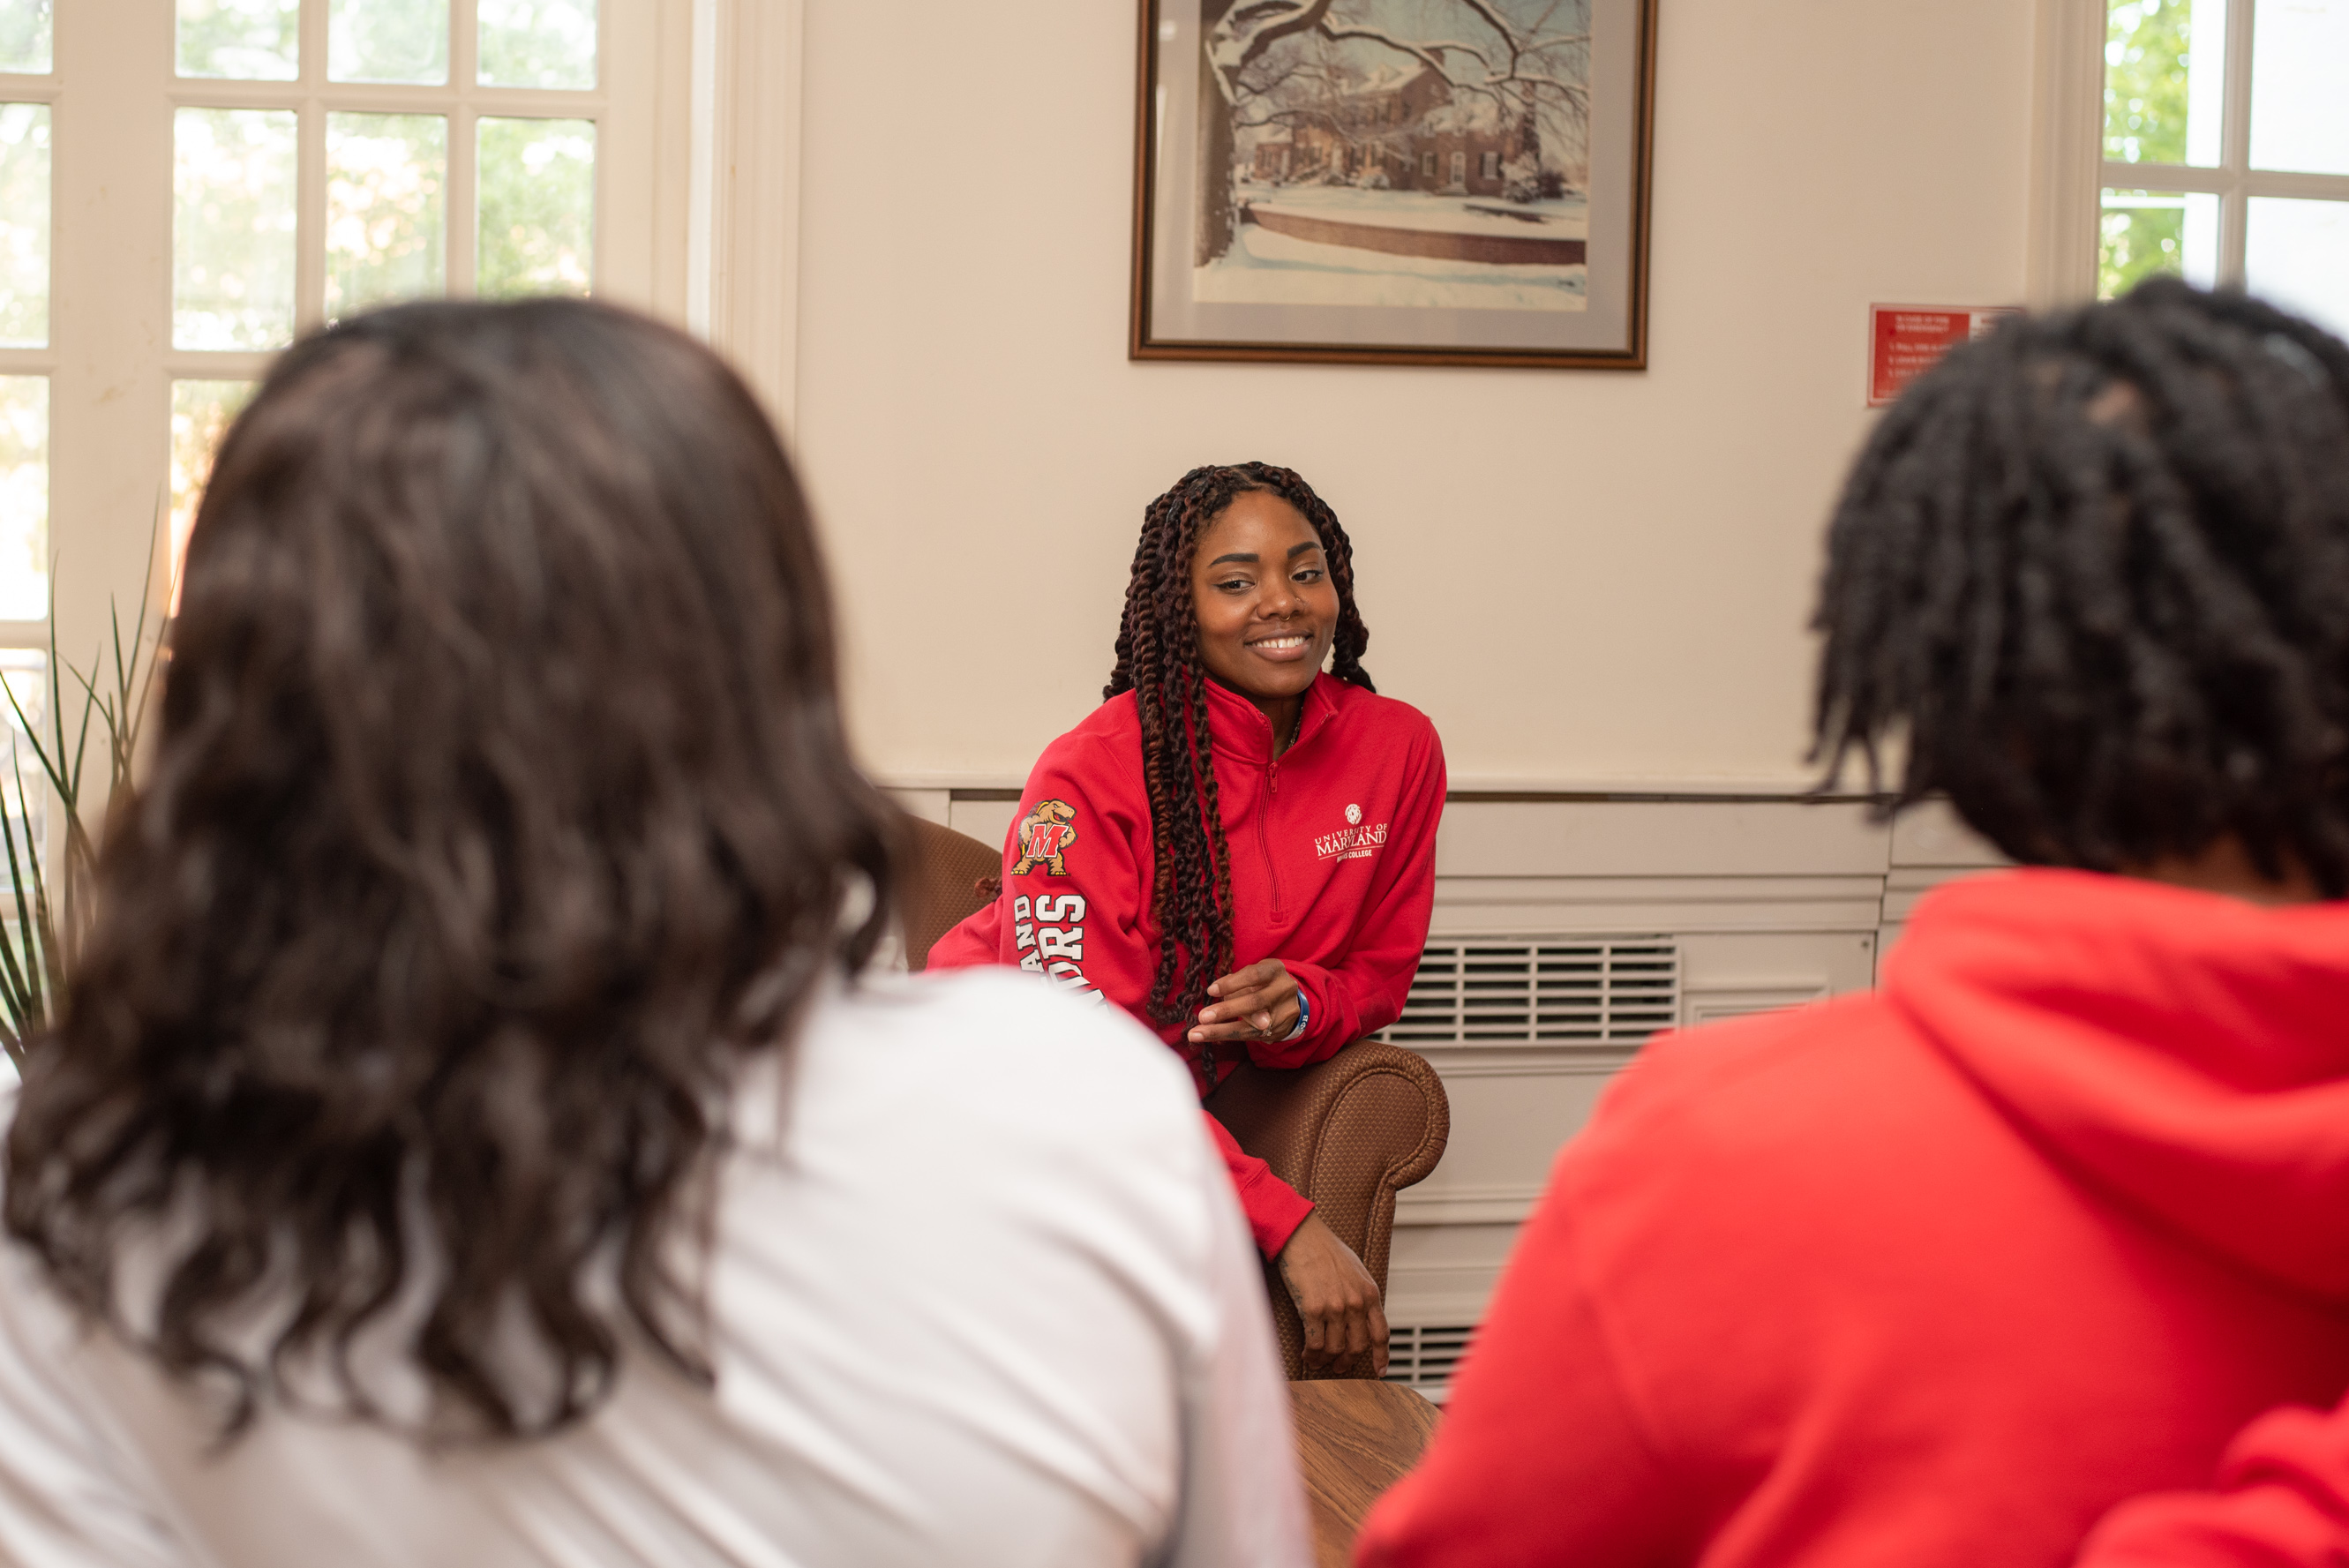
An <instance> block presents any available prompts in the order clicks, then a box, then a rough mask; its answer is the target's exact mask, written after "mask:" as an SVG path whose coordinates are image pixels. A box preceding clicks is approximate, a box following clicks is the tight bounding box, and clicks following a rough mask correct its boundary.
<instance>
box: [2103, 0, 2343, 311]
mask: <svg viewBox="0 0 2349 1568" xmlns="http://www.w3.org/2000/svg"><path fill="white" fill-rule="evenodd" d="M2105 22H2106V34H2105V82H2104V86H2105V91H2104V100H2105V101H2104V146H2103V173H2102V179H2101V183H2102V195H2101V201H2100V203H2099V206H2100V211H2098V213H2097V222H2098V253H2097V269H2096V292H2097V294H2098V295H2099V297H2102V298H2107V299H2108V298H2111V297H2113V296H2114V295H2116V294H2122V293H2125V292H2126V291H2127V289H2128V288H2129V287H2130V286H2131V285H2133V284H2136V283H2137V281H2138V280H2139V279H2141V278H2144V277H2147V276H2149V275H2152V274H2153V273H2178V274H2181V275H2183V276H2184V277H2186V278H2187V279H2188V280H2189V281H2190V282H2193V283H2197V284H2204V285H2206V286H2208V285H2213V284H2224V285H2236V286H2240V287H2243V288H2246V289H2248V290H2250V291H2251V293H2253V294H2258V295H2260V296H2261V297H2262V298H2264V299H2267V300H2269V301H2271V303H2273V304H2278V305H2280V306H2282V307H2283V308H2285V309H2287V310H2292V311H2295V312H2297V313H2299V314H2302V315H2307V316H2310V317H2312V318H2313V319H2314V320H2316V321H2318V322H2321V323H2323V325H2326V326H2328V327H2330V328H2331V329H2332V330H2333V331H2334V332H2337V333H2344V334H2349V0H2109V3H2108V4H2107V5H2106V6H2105Z"/></svg>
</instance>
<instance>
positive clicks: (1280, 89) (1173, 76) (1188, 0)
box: [1129, 0, 1656, 370]
mask: <svg viewBox="0 0 2349 1568" xmlns="http://www.w3.org/2000/svg"><path fill="white" fill-rule="evenodd" d="M1141 11H1142V40H1141V89H1140V94H1139V107H1138V110H1137V115H1136V120H1137V124H1136V131H1135V149H1136V151H1135V159H1134V198H1133V207H1134V222H1133V328H1132V336H1131V342H1130V345H1129V349H1130V352H1131V354H1132V356H1133V357H1134V358H1136V359H1232V360H1288V361H1303V362H1320V363H1341V364H1342V363H1355V364H1364V363H1368V364H1423V365H1516V366H1567V367H1574V368H1613V369H1626V370H1637V369H1640V368H1642V367H1644V366H1645V365H1646V363H1647V342H1648V202H1649V177H1650V169H1649V166H1650V161H1651V144H1652V141H1653V126H1654V117H1655V48H1656V0H1142V6H1141Z"/></svg>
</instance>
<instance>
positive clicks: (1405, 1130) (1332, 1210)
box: [899, 821, 1452, 1378]
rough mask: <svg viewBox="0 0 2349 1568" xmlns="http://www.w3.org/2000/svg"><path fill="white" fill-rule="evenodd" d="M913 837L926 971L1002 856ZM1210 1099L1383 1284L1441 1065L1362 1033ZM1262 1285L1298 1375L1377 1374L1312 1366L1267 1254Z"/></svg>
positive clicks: (906, 888) (916, 921) (1439, 1126)
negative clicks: (1322, 1056) (933, 949)
mask: <svg viewBox="0 0 2349 1568" xmlns="http://www.w3.org/2000/svg"><path fill="white" fill-rule="evenodd" d="M909 838H910V841H911V846H912V851H913V852H912V853H911V854H910V855H909V856H908V857H907V861H908V864H907V868H906V872H905V878H904V881H903V883H902V884H901V886H900V888H899V897H900V908H901V910H902V911H903V913H902V915H901V917H900V923H901V925H902V928H903V932H904V936H905V964H906V966H907V967H908V968H912V969H919V968H921V967H923V965H926V963H928V961H929V956H930V945H931V944H933V943H935V942H936V941H937V939H938V938H939V937H941V936H943V935H945V934H946V933H947V930H948V929H949V928H950V927H952V926H953V925H955V924H956V923H957V922H959V921H961V920H963V919H965V918H966V917H968V915H970V914H972V913H975V912H977V910H978V908H979V906H980V905H982V904H984V903H986V902H987V901H988V899H989V898H992V897H993V896H994V889H993V887H992V886H991V885H990V884H991V882H992V881H993V879H994V878H995V877H996V876H998V875H999V873H1000V872H1001V871H1002V869H1003V860H1002V856H1001V854H1000V852H999V851H995V850H991V849H989V848H988V847H987V846H986V845H985V844H982V843H980V842H979V841H978V840H976V839H973V838H969V837H967V836H966V835H964V834H961V833H957V832H955V831H954V830H951V829H948V828H942V827H940V826H938V825H937V824H936V823H935V822H925V821H915V822H914V823H913V824H912V825H911V828H910V830H909ZM1207 1109H1209V1110H1211V1111H1213V1112H1214V1113H1215V1114H1216V1119H1218V1120H1220V1121H1221V1122H1222V1123H1223V1124H1224V1125H1225V1126H1226V1127H1227V1128H1229V1129H1230V1130H1231V1133H1232V1136H1233V1137H1234V1138H1237V1140H1239V1144H1240V1147H1241V1148H1243V1149H1245V1150H1247V1151H1248V1152H1249V1153H1251V1154H1253V1155H1255V1156H1256V1157H1257V1159H1259V1160H1261V1161H1265V1162H1266V1163H1267V1164H1268V1165H1270V1166H1271V1167H1272V1170H1273V1174H1275V1175H1276V1176H1278V1177H1279V1178H1280V1179H1281V1180H1282V1181H1286V1182H1288V1184H1289V1185H1290V1186H1292V1187H1294V1188H1296V1189H1297V1190H1298V1191H1300V1192H1302V1193H1304V1194H1305V1195H1306V1196H1307V1197H1308V1198H1310V1199H1311V1200H1312V1201H1313V1202H1314V1205H1315V1208H1316V1210H1317V1212H1319V1214H1320V1216H1321V1222H1322V1223H1323V1224H1326V1225H1328V1226H1329V1227H1330V1229H1331V1230H1332V1231H1335V1232H1336V1233H1338V1235H1339V1238H1340V1240H1342V1241H1343V1242H1344V1243H1346V1244H1347V1245H1348V1246H1350V1247H1351V1248H1353V1249H1354V1251H1355V1253H1357V1254H1358V1255H1359V1256H1360V1257H1361V1260H1362V1263H1363V1264H1364V1266H1366V1267H1367V1268H1368V1269H1369V1270H1370V1271H1371V1278H1373V1279H1375V1280H1377V1281H1378V1283H1379V1290H1380V1292H1381V1294H1384V1292H1385V1290H1386V1288H1387V1253H1388V1249H1389V1246H1390V1244H1391V1243H1392V1241H1393V1239H1394V1213H1395V1194H1396V1193H1397V1192H1399V1191H1402V1189H1403V1188H1405V1187H1408V1186H1410V1185H1411V1184H1412V1183H1413V1182H1414V1181H1421V1180H1422V1179H1423V1178H1424V1177H1425V1176H1426V1175H1427V1173H1428V1172H1429V1171H1433V1170H1434V1169H1435V1162H1436V1161H1438V1160H1440V1159H1442V1158H1443V1157H1444V1140H1445V1139H1446V1138H1447V1137H1448V1136H1449V1135H1450V1132H1451V1130H1452V1109H1451V1103H1450V1102H1449V1101H1448V1100H1446V1099H1444V1085H1443V1082H1442V1081H1441V1080H1440V1079H1438V1078H1436V1076H1435V1069H1434V1068H1431V1067H1429V1066H1428V1065H1427V1063H1426V1061H1425V1060H1424V1059H1423V1058H1422V1057H1418V1056H1415V1055H1413V1053H1412V1052H1410V1051H1406V1050H1402V1049H1400V1048H1398V1047H1394V1046H1390V1045H1384V1044H1381V1043H1380V1042H1378V1041H1375V1040H1357V1041H1356V1042H1354V1043H1353V1044H1352V1045H1350V1046H1348V1047H1345V1048H1344V1049H1343V1050H1341V1051H1340V1052H1339V1053H1338V1054H1337V1055H1336V1056H1334V1057H1330V1059H1329V1060H1327V1061H1324V1062H1318V1063H1316V1064H1315V1065H1313V1066H1312V1067H1309V1068H1260V1067H1257V1066H1256V1065H1254V1064H1253V1063H1247V1062H1243V1063H1242V1064H1241V1065H1240V1067H1239V1068H1237V1070H1236V1071H1234V1072H1233V1073H1232V1074H1231V1076H1230V1077H1228V1078H1226V1079H1225V1080H1224V1082H1223V1084H1222V1087H1220V1088H1217V1089H1216V1092H1215V1095H1214V1096H1213V1098H1211V1099H1209V1100H1208V1101H1207ZM1265 1284H1266V1287H1267V1290H1268V1294H1269V1295H1270V1296H1271V1298H1272V1311H1273V1322H1274V1327H1275V1329H1276V1330H1277V1331H1278V1334H1279V1336H1280V1352H1281V1357H1282V1359H1283V1360H1285V1361H1286V1362H1287V1363H1288V1375H1289V1377H1292V1378H1303V1377H1370V1376H1371V1360H1370V1357H1367V1356H1361V1357H1354V1358H1353V1359H1352V1360H1351V1361H1349V1362H1344V1363H1340V1364H1339V1365H1337V1366H1335V1367H1325V1368H1322V1369H1320V1370H1319V1371H1315V1372H1311V1373H1308V1372H1307V1371H1305V1369H1304V1364H1303V1358H1302V1357H1303V1351H1304V1346H1305V1334H1304V1329H1303V1327H1302V1326H1300V1325H1299V1322H1298V1317H1297V1307H1296V1305H1295V1304H1294V1303H1293V1302H1291V1301H1290V1299H1289V1295H1288V1287H1287V1286H1286V1285H1285V1284H1282V1283H1281V1280H1280V1276H1279V1274H1278V1271H1277V1270H1276V1269H1275V1267H1274V1266H1273V1264H1271V1262H1270V1261H1269V1260H1268V1261H1267V1262H1266V1264H1265Z"/></svg>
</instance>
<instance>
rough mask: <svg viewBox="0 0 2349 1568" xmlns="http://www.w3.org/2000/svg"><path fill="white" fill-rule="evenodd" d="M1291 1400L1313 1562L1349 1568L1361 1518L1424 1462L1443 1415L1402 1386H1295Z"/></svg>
mask: <svg viewBox="0 0 2349 1568" xmlns="http://www.w3.org/2000/svg"><path fill="white" fill-rule="evenodd" d="M1288 1397H1289V1406H1290V1408H1291V1410H1292V1411H1293V1412H1294V1413H1295V1416H1296V1418H1297V1467H1298V1469H1299V1470H1302V1471H1303V1472H1304V1475H1305V1498H1306V1501H1307V1503H1308V1504H1309V1506H1310V1507H1311V1509H1312V1511H1313V1559H1314V1561H1315V1562H1316V1563H1319V1564H1320V1568H1345V1564H1346V1561H1347V1558H1348V1557H1349V1555H1350V1554H1351V1553H1352V1552H1353V1549H1354V1532H1356V1531H1357V1530H1360V1529H1361V1525H1362V1516H1363V1515H1364V1514H1366V1513H1368V1512H1370V1511H1371V1503H1373V1502H1375V1501H1378V1496H1379V1493H1381V1492H1382V1491H1386V1489H1387V1488H1389V1487H1391V1486H1392V1485H1393V1484H1394V1483H1395V1481H1396V1480H1398V1479H1400V1478H1401V1476H1402V1472H1403V1471H1405V1470H1409V1469H1411V1467H1412V1466H1413V1465H1414V1464H1417V1463H1418V1462H1419V1456H1420V1455H1421V1454H1422V1453H1423V1452H1425V1451H1426V1449H1427V1440H1428V1439H1430V1438H1431V1437H1433V1436H1434V1435H1435V1421H1436V1417H1437V1416H1438V1415H1439V1414H1440V1413H1441V1412H1439V1411H1438V1410H1437V1409H1436V1408H1435V1407H1434V1406H1433V1405H1431V1404H1429V1403H1428V1402H1427V1400H1426V1399H1425V1398H1423V1397H1422V1396H1421V1395H1420V1394H1418V1393H1417V1392H1415V1391H1413V1389H1410V1388H1406V1387H1403V1386H1402V1384H1400V1383H1372V1382H1365V1381H1359V1380H1355V1379H1339V1378H1332V1379H1330V1380H1329V1381H1326V1382H1312V1383H1291V1384H1290V1385H1289V1386H1288Z"/></svg>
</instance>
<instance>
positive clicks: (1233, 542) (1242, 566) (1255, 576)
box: [1191, 490, 1338, 700]
mask: <svg viewBox="0 0 2349 1568" xmlns="http://www.w3.org/2000/svg"><path fill="white" fill-rule="evenodd" d="M1191 608H1192V612H1193V613H1194V614H1195V615H1197V617H1198V621H1199V657H1200V660H1201V662H1203V663H1204V664H1206V666H1207V673H1208V674H1209V675H1211V676H1215V678H1216V679H1217V680H1218V681H1221V682H1222V683H1223V684H1224V685H1226V686H1229V687H1231V688H1232V689H1233V690H1234V691H1237V692H1238V693H1240V694H1241V695H1242V696H1249V697H1255V698H1257V699H1259V700H1263V699H1276V700H1277V699H1278V698H1281V697H1290V696H1298V695H1299V693H1301V692H1303V691H1304V690H1305V688H1306V687H1308V686H1311V685H1312V684H1313V677H1314V676H1315V675H1316V674H1318V673H1319V671H1320V668H1321V661H1322V660H1324V659H1326V658H1328V657H1329V655H1330V638H1331V637H1332V636H1334V635H1335V634H1336V633H1337V628H1338V590H1337V588H1336V587H1335V586H1334V585H1333V584H1332V583H1330V563H1329V562H1327V561H1325V560H1323V559H1322V555H1321V541H1320V538H1319V535H1317V534H1315V533H1314V531H1313V525H1312V524H1311V523H1309V522H1308V521H1305V518H1304V515H1303V514H1302V513H1300V512H1299V511H1298V510H1297V509H1296V508H1295V507H1293V506H1291V505H1289V504H1288V502H1287V501H1285V500H1281V499H1280V498H1279V497H1278V496H1277V495H1273V494H1270V493H1269V492H1268V491H1264V490H1250V491H1248V492H1247V494H1245V495H1242V496H1240V497H1238V498H1237V500H1234V501H1233V502H1232V504H1231V505H1230V506H1228V507H1226V508H1225V509H1224V513H1223V515H1222V516H1221V517H1218V518H1216V521H1213V522H1211V523H1209V524H1208V525H1207V527H1206V531H1205V532H1203V533H1201V534H1200V535H1199V544H1198V548H1197V549H1196V550H1195V552H1193V553H1192V556H1191Z"/></svg>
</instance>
